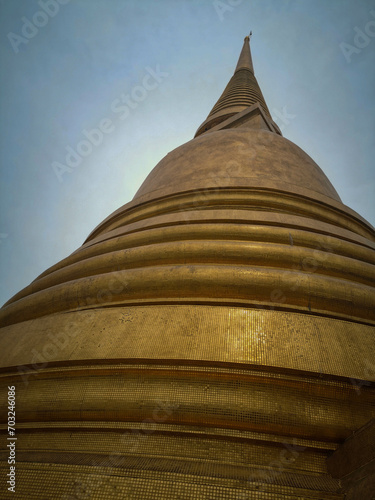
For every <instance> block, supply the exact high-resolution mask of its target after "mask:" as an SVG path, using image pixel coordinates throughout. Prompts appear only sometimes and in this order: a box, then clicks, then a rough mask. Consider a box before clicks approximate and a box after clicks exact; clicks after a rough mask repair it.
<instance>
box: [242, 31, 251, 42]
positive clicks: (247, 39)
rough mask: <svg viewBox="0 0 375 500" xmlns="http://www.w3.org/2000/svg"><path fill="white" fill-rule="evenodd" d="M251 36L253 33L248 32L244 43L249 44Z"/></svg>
mask: <svg viewBox="0 0 375 500" xmlns="http://www.w3.org/2000/svg"><path fill="white" fill-rule="evenodd" d="M252 35H253V32H252V31H250V35H247V36H245V38H244V42H250V38H251V37H252Z"/></svg>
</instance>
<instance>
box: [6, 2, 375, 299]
mask: <svg viewBox="0 0 375 500" xmlns="http://www.w3.org/2000/svg"><path fill="white" fill-rule="evenodd" d="M250 30H252V31H253V37H252V39H251V48H252V56H253V62H254V67H255V74H256V77H257V80H258V83H259V85H260V87H261V89H262V92H263V95H264V97H265V99H266V102H267V105H268V107H269V109H270V111H271V114H272V115H273V118H274V120H275V121H276V123H278V125H279V126H280V127H281V128H282V132H283V135H284V136H285V137H286V138H288V139H289V140H291V141H292V142H294V143H296V144H297V145H298V146H300V147H301V148H302V149H303V150H304V151H306V152H307V153H308V154H309V155H310V156H311V157H312V158H313V159H314V160H315V161H316V162H317V163H318V165H319V166H320V167H321V168H322V169H323V171H324V172H325V174H326V175H327V176H328V178H329V179H330V181H331V182H332V184H333V185H334V187H335V188H336V190H337V191H338V193H339V195H340V197H341V199H342V201H343V203H345V204H346V205H348V206H349V207H350V208H352V209H353V210H355V211H356V212H358V213H359V214H360V215H361V216H362V217H364V218H365V219H367V220H368V221H369V222H370V223H372V224H373V225H375V206H374V205H375V203H374V191H375V169H374V158H375V141H374V135H375V134H374V132H375V116H374V105H375V0H356V1H355V2H354V1H352V0H207V1H206V0H158V1H155V0H0V65H1V68H2V70H1V75H0V89H1V95H0V106H1V107H0V141H1V144H0V152H1V153H0V154H1V156H0V168H1V171H0V180H1V187H0V189H1V192H0V259H1V268H0V304H3V303H4V302H5V301H7V300H8V299H9V298H10V297H11V296H13V295H14V294H15V293H17V292H18V291H19V290H21V289H22V288H24V287H25V286H27V285H28V284H29V283H30V282H31V281H33V280H34V279H35V278H36V277H37V276H38V275H39V274H40V273H42V272H43V271H44V270H46V269H47V268H48V267H50V266H52V265H53V264H55V263H56V262H58V261H60V260H61V259H63V258H65V257H67V256H68V255H69V254H70V253H72V252H73V251H74V250H76V249H77V248H78V247H79V246H80V245H82V243H83V242H84V240H85V239H86V237H87V236H88V234H89V233H90V232H91V231H92V230H93V229H94V228H95V227H96V226H97V225H98V224H99V223H100V222H101V221H102V220H103V219H104V218H106V217H107V216H108V215H109V214H110V213H112V212H113V211H114V210H116V209H117V208H119V207H120V206H122V205H124V204H125V203H127V202H129V201H130V200H131V199H132V197H133V196H134V194H135V193H136V191H137V190H138V188H139V187H140V185H141V184H142V182H143V180H144V179H145V178H146V176H147V175H148V173H149V172H150V171H151V170H152V168H153V167H154V166H155V165H156V164H157V163H158V162H159V161H160V160H161V159H162V158H163V157H164V156H165V155H166V154H167V153H168V152H169V151H171V150H172V149H174V148H176V147H178V146H180V145H181V144H183V143H185V142H187V141H189V140H190V139H192V138H193V136H194V134H195V131H196V129H197V128H198V126H199V125H200V124H201V123H202V122H203V121H204V120H205V118H206V117H207V115H208V113H209V112H210V110H211V108H212V107H213V105H214V104H215V102H216V101H217V99H218V98H219V96H220V94H221V93H222V91H223V89H224V88H225V86H226V84H227V83H228V81H229V79H230V77H231V76H232V74H233V71H234V69H235V66H236V63H237V59H238V56H239V53H240V50H241V48H242V44H243V38H244V37H245V36H246V35H247V34H248V33H249V31H250ZM98 130H99V131H98ZM88 136H89V137H90V138H91V141H92V143H91V146H90V147H88V146H87V137H88ZM85 140H86V143H84V142H82V141H85ZM85 144H86V145H85ZM77 151H80V152H81V155H77Z"/></svg>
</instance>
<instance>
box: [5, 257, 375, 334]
mask: <svg viewBox="0 0 375 500" xmlns="http://www.w3.org/2000/svg"><path fill="white" fill-rule="evenodd" d="M116 282H119V283H120V284H121V290H120V289H119V290H118V291H119V293H116V294H115V295H114V296H113V294H111V295H112V298H111V300H110V301H109V302H108V305H111V304H113V305H115V304H122V305H124V304H130V303H134V301H136V302H137V303H140V304H141V303H145V302H149V301H150V300H151V301H153V302H154V303H161V302H163V301H172V302H176V303H182V302H185V301H186V300H192V301H193V302H194V301H200V302H210V303H212V302H213V303H215V302H217V303H222V302H223V301H226V300H232V301H236V302H237V303H243V304H244V305H247V306H248V305H251V304H254V303H258V304H266V305H270V306H273V307H274V306H275V302H274V301H272V300H271V297H272V293H273V292H274V290H275V289H278V290H280V291H281V292H282V293H283V294H284V295H285V296H286V300H285V301H284V303H282V304H280V305H281V306H282V307H285V306H286V305H288V306H290V307H293V308H295V309H296V310H302V311H307V312H311V313H315V314H321V313H322V312H323V313H327V314H333V315H339V316H340V317H343V318H347V319H352V320H353V319H362V320H366V321H370V322H372V321H375V296H374V292H373V288H370V287H368V286H365V285H362V284H356V283H351V286H350V287H348V282H347V281H346V280H340V279H337V278H332V277H328V276H322V275H318V276H317V275H316V274H304V273H300V272H294V271H288V272H287V273H286V272H285V271H284V270H282V271H280V270H279V269H276V268H264V267H257V266H251V267H250V266H248V267H241V266H234V265H221V266H219V267H218V266H217V265H209V264H207V265H171V266H168V265H165V266H150V267H147V268H136V269H130V270H126V271H117V272H116ZM106 290H108V275H106V274H100V275H96V276H93V277H88V278H82V279H79V280H75V281H72V282H68V283H64V284H62V285H56V286H53V287H51V288H48V289H47V290H43V291H40V292H36V293H34V294H32V295H30V296H28V297H25V298H23V299H20V300H19V301H17V302H14V303H11V304H9V305H8V306H5V307H3V308H2V309H1V310H0V318H1V320H2V323H3V325H4V326H6V325H10V324H14V323H18V322H20V321H26V320H29V319H33V318H37V317H41V316H45V315H48V314H53V313H56V312H62V311H74V310H79V309H82V308H87V307H90V302H89V299H90V298H92V297H96V296H97V295H98V294H100V293H102V292H103V291H106ZM94 302H95V301H94ZM95 303H96V302H95Z"/></svg>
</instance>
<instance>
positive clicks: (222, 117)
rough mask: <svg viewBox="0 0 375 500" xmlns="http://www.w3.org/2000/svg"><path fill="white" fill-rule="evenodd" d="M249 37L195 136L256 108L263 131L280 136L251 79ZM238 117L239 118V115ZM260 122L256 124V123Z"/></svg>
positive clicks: (257, 87)
mask: <svg viewBox="0 0 375 500" xmlns="http://www.w3.org/2000/svg"><path fill="white" fill-rule="evenodd" d="M251 35H252V32H250V35H248V36H246V37H245V39H244V43H243V46H242V50H241V53H240V57H239V59H238V63H237V66H236V69H235V71H234V74H233V76H232V78H231V79H230V81H229V83H228V85H227V86H226V87H225V89H224V92H223V93H222V94H221V96H220V98H219V100H218V101H217V103H216V104H215V106H214V107H213V108H212V110H211V112H210V113H209V115H208V117H207V119H206V120H205V121H204V122H203V123H202V125H201V126H200V127H199V128H198V130H197V133H196V134H195V136H198V135H201V134H203V133H205V132H207V131H208V130H211V129H212V128H214V127H216V126H217V125H219V124H221V123H222V122H224V121H226V120H228V119H229V118H231V117H233V115H237V114H239V113H242V112H245V110H248V111H250V108H251V110H255V108H258V110H259V114H261V115H262V120H263V121H262V123H261V124H260V126H261V127H262V128H267V129H268V130H271V131H272V132H276V133H278V134H281V132H280V130H279V128H278V127H277V125H276V124H275V123H274V122H273V120H272V117H271V113H270V112H269V110H268V107H267V104H266V101H265V100H264V97H263V94H262V91H261V90H260V87H259V85H258V82H257V80H256V78H255V76H254V67H253V61H252V57H251V50H250V37H251ZM241 118H242V115H241ZM259 123H260V122H259Z"/></svg>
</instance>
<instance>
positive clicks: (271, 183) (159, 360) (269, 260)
mask: <svg viewBox="0 0 375 500" xmlns="http://www.w3.org/2000/svg"><path fill="white" fill-rule="evenodd" d="M246 43H247V42H246ZM248 54H249V52H248V50H247V48H246V45H245V49H244V50H243V52H242V55H241V58H240V61H241V64H240V68H238V71H237V72H236V73H235V76H234V77H233V78H234V79H233V81H232V83H230V84H229V85H228V88H227V90H226V91H225V92H224V94H223V96H222V98H221V99H220V100H219V102H218V104H217V105H216V107H215V108H214V110H213V112H212V114H210V117H209V119H208V122H209V127H210V128H211V127H212V130H209V131H204V130H203V129H202V128H200V132H202V135H200V136H199V137H197V138H195V139H194V140H193V141H190V142H188V143H187V144H185V145H183V146H181V147H179V148H177V149H176V150H174V151H172V152H171V153H170V154H168V155H167V156H166V157H165V158H164V159H163V160H162V161H161V162H160V163H159V164H158V165H157V166H156V167H155V169H154V170H153V171H152V172H151V173H150V175H149V176H148V177H147V179H146V180H145V182H144V183H143V184H142V186H141V188H140V189H139V191H138V193H137V194H136V196H135V197H134V199H133V201H131V202H130V203H127V204H126V205H124V206H123V207H121V208H119V209H118V210H117V211H116V212H114V213H113V214H111V215H110V216H109V217H108V218H107V219H106V220H105V221H103V222H102V223H101V224H100V225H99V226H98V227H97V228H96V229H94V231H93V232H92V233H91V235H90V236H89V237H88V238H87V240H86V242H85V243H84V244H83V245H82V247H81V248H79V249H78V250H77V251H76V252H74V253H73V254H72V255H70V256H68V257H67V258H66V259H64V260H62V261H61V262H59V263H57V264H56V265H54V266H52V267H51V268H50V269H47V270H46V271H45V272H44V273H43V274H42V275H41V276H39V277H38V278H37V279H36V280H35V281H34V282H33V283H31V284H30V285H29V286H28V287H26V288H25V289H24V290H22V291H20V292H19V293H18V294H17V295H16V296H14V297H13V298H12V299H11V300H9V301H8V303H7V304H6V305H5V306H4V307H3V308H2V309H1V310H0V320H1V323H2V326H3V327H2V329H1V331H0V341H1V344H2V349H1V350H0V385H1V391H0V394H1V398H2V399H1V411H2V413H1V414H2V417H3V419H2V421H3V422H5V421H6V414H7V404H6V401H5V398H6V391H7V387H8V386H9V385H15V386H16V395H17V436H18V438H17V439H18V440H17V460H18V462H17V494H18V497H17V498H21V499H23V498H25V499H26V498H27V499H37V500H40V499H41V498H64V495H68V496H66V497H65V500H66V499H67V498H69V499H72V498H76V499H83V498H92V499H97V500H105V499H107V498H108V499H123V498H127V499H128V498H129V499H134V500H135V499H137V500H138V499H150V500H151V499H152V500H154V499H155V498H161V499H167V498H168V499H174V498H176V499H177V498H179V499H190V498H191V499H207V500H208V499H224V498H225V499H231V500H245V499H257V500H271V499H283V500H287V499H294V500H296V499H312V498H315V499H331V500H333V499H343V497H344V492H343V491H341V490H340V484H339V481H338V479H335V478H333V477H331V476H330V475H329V474H328V472H327V466H326V459H327V457H328V456H329V455H330V454H331V453H332V451H334V450H336V448H338V446H339V445H340V444H341V443H342V442H343V441H344V440H345V439H347V438H348V437H349V436H351V435H352V434H353V432H355V431H356V430H357V429H358V428H360V427H362V426H364V425H366V423H367V422H368V421H369V420H370V419H372V418H374V416H375V413H374V406H375V405H374V403H375V390H374V382H375V366H374V361H373V360H374V359H375V347H374V346H375V343H374V333H375V332H374V329H375V293H374V283H375V279H374V278H375V251H374V250H375V231H374V229H373V228H372V226H371V225H370V224H369V223H368V222H367V221H365V220H364V219H363V218H362V217H360V216H359V215H358V214H356V213H355V212H354V211H352V210H351V209H350V208H348V207H346V206H345V205H343V204H342V203H341V200H340V198H339V196H338V195H337V193H336V191H335V189H334V188H333V186H332V185H331V183H330V182H329V180H328V179H327V177H326V176H325V175H324V173H323V172H322V170H321V169H320V168H319V167H318V166H317V165H316V163H315V162H314V161H313V160H312V159H311V158H310V157H309V156H308V155H306V154H305V153H304V152H303V151H302V150H301V149H300V148H298V147H297V146H296V145H294V144H293V143H291V142H290V141H288V140H286V139H284V138H283V137H281V136H280V135H279V133H278V130H277V128H276V126H274V125H273V123H272V120H271V118H270V117H269V116H267V115H266V114H267V113H268V111H267V108H266V105H265V102H264V101H263V100H262V99H263V97H262V96H261V93H260V94H259V93H258V94H257V92H258V90H256V88H255V87H256V86H257V84H256V80H254V76H253V73H252V67H251V65H250V62H251V61H250V60H247V62H246V58H249V55H248ZM244 72H245V73H246V75H245V73H244ZM241 75H242V76H241ZM239 79H240V80H241V82H242V83H241V82H240V83H241V85H242V84H244V88H247V90H249V91H250V90H251V88H252V89H253V90H254V89H255V90H256V92H255V90H254V92H255V93H254V92H253V93H252V94H251V95H250V94H249V95H247V94H246V92H244V93H243V92H242V90H243V89H242V90H241V85H239V87H236V89H237V90H235V91H234V93H233V94H230V93H231V92H232V90H233V82H237V80H239ZM254 82H255V83H254ZM237 83H238V82H237ZM255 84H256V85H255ZM257 88H258V87H257ZM238 89H240V90H238ZM251 92H252V90H251ZM251 92H250V93H251ZM259 92H260V89H259ZM228 93H229V94H230V95H229V94H228ZM248 98H249V99H250V101H246V99H248ZM244 99H245V100H244ZM241 100H242V101H241ZM240 101H241V102H240ZM245 101H246V102H245ZM254 103H255V104H256V103H257V105H255V104H254ZM251 105H253V108H251ZM249 106H250V107H249ZM237 107H238V108H239V109H237ZM235 108H236V109H235ZM260 108H262V109H263V111H260ZM233 112H236V113H237V112H238V115H234V116H232V118H229V119H228V113H229V114H232V115H233ZM208 122H207V123H208ZM206 125H207V124H206ZM203 132H204V133H203ZM198 135H199V134H198ZM6 460H7V455H6V453H2V454H0V467H2V468H3V469H4V470H6V469H7V467H8V465H7V463H6ZM43 495H44V496H43Z"/></svg>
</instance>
